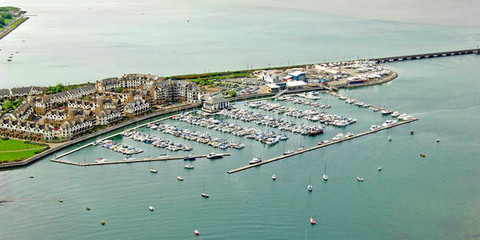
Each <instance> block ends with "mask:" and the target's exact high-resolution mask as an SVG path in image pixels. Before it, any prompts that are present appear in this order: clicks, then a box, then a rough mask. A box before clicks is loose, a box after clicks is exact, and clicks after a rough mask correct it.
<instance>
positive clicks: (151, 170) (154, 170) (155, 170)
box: [150, 168, 158, 173]
mask: <svg viewBox="0 0 480 240" xmlns="http://www.w3.org/2000/svg"><path fill="white" fill-rule="evenodd" d="M150 172H151V173H158V170H157V169H155V168H150Z"/></svg>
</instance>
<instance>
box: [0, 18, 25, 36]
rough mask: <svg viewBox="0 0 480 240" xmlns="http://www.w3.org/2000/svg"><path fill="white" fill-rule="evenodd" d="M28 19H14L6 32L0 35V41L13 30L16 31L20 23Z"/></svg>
mask: <svg viewBox="0 0 480 240" xmlns="http://www.w3.org/2000/svg"><path fill="white" fill-rule="evenodd" d="M29 18H30V17H19V18H17V19H15V21H14V22H13V23H11V24H10V25H9V28H8V29H7V30H5V31H4V32H2V33H0V40H2V39H3V38H4V37H6V36H7V35H8V34H10V33H11V32H12V31H13V30H15V29H17V28H18V27H19V26H20V25H22V23H24V22H25V21H27V20H28V19H29Z"/></svg>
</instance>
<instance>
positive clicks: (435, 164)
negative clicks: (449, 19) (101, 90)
mask: <svg viewBox="0 0 480 240" xmlns="http://www.w3.org/2000/svg"><path fill="white" fill-rule="evenodd" d="M24 2H25V6H22V7H25V8H27V6H28V8H29V9H32V10H31V11H30V13H31V14H34V15H36V16H34V17H32V19H30V20H29V21H27V23H25V25H22V26H21V27H20V28H19V29H17V30H15V32H14V33H13V34H12V35H10V36H8V37H7V38H5V39H3V40H1V41H0V48H1V49H2V51H1V52H0V76H1V87H12V86H16V85H30V84H53V83H58V82H65V81H68V82H84V81H94V80H95V79H99V78H102V77H107V76H117V75H120V74H122V73H124V72H152V73H157V71H158V69H159V68H160V74H165V75H167V74H173V73H189V72H202V71H203V69H204V68H205V69H206V71H208V70H209V69H210V71H213V70H225V69H238V68H245V67H246V63H249V65H253V66H267V65H268V64H272V65H283V64H287V62H295V63H301V62H315V61H322V60H323V58H324V57H325V58H326V59H330V60H332V59H345V58H355V57H356V55H357V54H359V55H360V56H384V55H397V54H403V53H412V52H423V51H433V50H445V49H456V48H470V47H472V45H474V43H475V42H478V38H479V33H480V30H479V29H478V28H471V27H470V28H466V27H444V26H425V25H417V24H405V23H395V22H384V21H375V20H368V19H350V18H345V17H333V16H328V15H327V16H326V15H321V14H318V13H312V12H302V11H300V10H299V11H298V12H292V11H288V10H276V9H273V8H267V10H265V11H263V10H262V9H256V8H249V7H248V6H247V5H241V4H240V6H238V8H235V9H232V8H229V7H228V6H223V5H219V6H216V5H215V4H214V3H213V2H212V3H209V4H198V3H190V2H178V3H177V2H160V3H151V2H149V1H142V3H141V4H143V5H141V4H140V6H137V5H133V4H130V5H126V4H127V3H128V2H127V1H124V2H122V1H116V2H115V3H119V4H113V3H114V2H113V1H111V2H106V3H105V2H104V3H102V4H98V3H94V2H93V1H86V2H80V1H76V2H75V1H74V2H73V3H72V4H71V5H70V4H68V5H67V4H61V3H60V2H57V1H53V0H51V1H47V3H45V2H42V3H37V2H36V1H24ZM8 3H10V2H8ZM167 3H168V4H167ZM2 4H3V3H2ZM10 4H11V5H16V4H13V3H10ZM162 4H163V5H162ZM29 9H27V10H29ZM89 9H90V10H89ZM108 9H113V10H112V12H110V13H105V11H106V10H108ZM59 10H60V11H64V12H65V13H64V14H59V13H57V11H59ZM127 10H128V11H127ZM174 10H175V11H174ZM89 12H91V13H90V14H91V15H89V17H85V14H87V13H89ZM141 13H144V14H143V15H142V14H141ZM159 13H162V14H159ZM75 14H77V15H75ZM187 18H190V19H191V21H190V23H189V24H187V23H186V20H185V19H187ZM52 19H53V20H54V21H52ZM94 22H97V23H98V24H92V23H94ZM146 23H149V24H148V25H145V24H146ZM73 26H75V27H73ZM187 28H188V29H187ZM23 39H25V40H26V41H25V42H22V41H21V40H23ZM14 50H19V51H20V53H19V54H18V55H17V56H15V59H14V62H12V63H13V64H7V62H6V61H5V62H3V61H1V58H2V56H3V57H5V59H6V56H7V55H8V54H9V53H10V51H14ZM479 64H480V58H479V57H478V56H473V55H472V56H461V57H450V58H443V59H430V60H421V61H411V62H403V63H393V64H389V65H388V66H389V67H391V68H392V69H394V70H396V71H397V72H398V73H399V78H398V79H396V80H394V81H392V82H390V83H387V84H384V85H381V86H373V87H367V88H362V89H355V90H347V91H341V93H342V94H345V95H348V96H351V97H354V98H357V99H361V100H364V101H366V102H369V103H373V104H377V105H384V104H385V105H386V106H388V107H389V108H392V109H395V110H398V111H401V112H407V113H411V114H413V115H414V116H416V117H418V118H420V120H419V121H417V122H415V123H412V124H408V125H404V126H401V127H397V128H394V129H391V130H388V131H385V132H380V133H377V134H374V135H369V136H365V137H361V138H359V139H355V140H352V141H349V142H345V143H341V144H336V145H334V146H330V147H327V148H324V149H321V150H317V151H314V152H310V153H306V154H303V155H301V156H296V157H292V158H288V159H284V160H282V161H279V162H276V163H272V164H268V165H264V166H261V167H258V168H255V169H251V170H247V171H244V172H240V173H237V174H233V175H228V174H227V173H226V171H227V170H229V169H232V168H235V167H239V166H243V165H245V164H247V162H248V161H249V160H250V159H251V158H252V157H253V156H255V155H257V154H258V155H261V156H262V157H263V158H264V159H266V158H269V157H273V156H277V155H280V154H281V153H282V152H284V151H286V150H288V149H290V148H297V147H299V146H300V145H304V146H312V145H314V144H316V142H318V141H319V140H322V139H330V138H331V137H332V136H334V135H335V134H336V133H337V132H340V131H345V132H346V131H350V132H354V133H359V132H363V131H365V130H367V129H368V127H369V126H370V124H379V123H381V122H382V121H384V120H385V119H388V118H383V117H381V116H380V114H379V113H373V112H372V111H371V110H370V109H358V108H356V107H354V106H350V105H346V104H345V103H343V102H341V101H339V100H337V99H335V98H332V97H329V96H324V99H322V100H320V101H321V102H325V103H330V104H332V105H333V107H332V109H330V110H327V111H328V112H332V113H337V114H345V115H347V116H351V117H354V118H357V119H358V122H357V123H356V124H354V125H352V126H348V127H347V128H346V129H344V130H340V129H334V128H331V127H328V128H327V131H326V133H325V134H324V135H322V136H318V137H315V138H312V137H302V136H297V135H293V134H288V135H289V136H290V137H291V139H290V140H288V141H287V142H284V143H279V144H277V145H276V146H273V147H265V146H263V145H261V144H259V143H257V142H256V141H253V140H248V139H246V138H237V137H233V136H232V135H228V134H223V133H220V132H216V131H211V130H208V129H204V128H199V127H196V126H192V125H188V124H185V123H181V122H175V121H171V120H170V121H166V123H169V124H175V125H177V126H183V127H188V128H189V129H196V130H202V131H207V132H209V133H210V134H212V135H215V136H222V137H225V138H227V139H232V140H236V141H242V142H243V143H245V144H246V147H245V148H244V149H243V150H228V151H227V152H230V153H232V154H233V156H232V157H227V158H224V159H219V160H215V161H210V160H205V159H202V160H197V161H196V162H195V163H194V164H195V169H194V170H191V171H186V170H184V169H183V167H182V164H183V161H168V162H156V163H140V164H128V165H116V166H99V167H87V168H81V167H74V166H68V165H62V164H56V163H52V162H50V161H48V159H50V158H46V159H45V160H42V161H39V162H37V163H35V164H33V165H31V166H28V167H26V168H21V169H15V170H8V171H1V172H0V197H1V198H7V199H19V200H23V201H17V202H12V203H6V204H5V205H6V206H5V207H0V216H1V217H0V226H1V227H0V229H1V233H2V235H1V236H2V237H1V238H5V239H34V238H35V239H92V238H93V239H152V238H155V239H191V238H194V236H193V229H194V228H197V229H199V230H200V231H201V233H202V235H201V236H200V238H202V239H459V238H462V239H476V238H479V237H478V236H479V235H478V234H480V232H479V230H478V229H479V224H478V223H479V222H480V205H479V203H480V189H479V188H478V186H477V182H478V181H479V180H480V177H479V175H478V173H479V171H480V163H479V162H478V156H479V154H480V150H479V149H480V148H479V143H480V137H479V136H480V128H479V127H478V126H477V125H476V124H475V120H476V119H478V118H480V111H479V110H480V109H479V108H480V107H479V105H478V103H479V102H480V97H479V96H480V95H479V90H478V89H480V83H479V82H478V75H479V73H480V69H478V66H479ZM6 79H8V81H6ZM282 104H286V105H288V104H287V103H282ZM238 107H244V106H243V105H241V104H240V105H238ZM295 107H297V108H304V109H307V108H308V107H300V106H298V105H296V106H295ZM270 115H272V116H274V115H273V114H271V113H270ZM282 117H283V118H288V117H285V116H282ZM292 120H294V119H292ZM229 121H233V120H229ZM294 121H298V122H302V121H301V120H294ZM235 122H237V121H235ZM237 123H239V124H241V125H248V124H247V123H242V122H237ZM258 128H260V127H258ZM410 129H414V130H415V135H413V136H410V135H409V130H410ZM142 131H146V132H151V133H152V134H155V135H158V136H162V137H164V138H169V139H171V140H173V141H177V142H184V143H186V144H188V145H190V146H192V147H194V150H193V152H194V153H198V154H201V153H208V152H211V151H218V150H216V149H212V148H210V147H206V146H203V145H200V144H196V143H192V142H188V141H185V140H182V139H178V138H174V137H172V136H168V135H164V134H161V133H158V132H155V131H150V130H148V129H144V130H143V129H142ZM388 135H392V136H393V141H392V142H388V141H387V140H386V138H387V136H388ZM437 138H440V139H441V142H440V143H438V144H437V143H435V140H436V139H437ZM118 140H119V141H123V142H126V143H130V144H132V145H136V146H138V147H140V148H143V149H145V150H146V151H145V153H144V154H143V156H147V155H152V156H156V155H158V154H160V153H167V154H170V155H174V154H177V155H181V153H169V152H166V151H164V150H161V149H157V148H153V147H152V148H149V147H151V146H149V145H146V144H143V143H138V142H134V141H131V140H129V139H122V138H118ZM420 153H425V154H426V155H427V157H426V158H420V157H419V154H420ZM97 157H105V158H107V159H111V160H114V159H122V158H123V156H122V155H121V154H117V153H113V152H110V151H108V150H105V149H102V148H100V147H90V148H88V149H86V150H85V151H82V152H79V153H76V154H72V155H71V156H68V157H67V159H69V160H73V161H79V162H82V161H83V159H87V160H88V161H93V160H94V159H96V158H97ZM138 157H140V156H138ZM325 163H327V164H328V174H329V177H330V180H329V181H328V182H327V183H325V182H323V181H322V180H321V174H322V173H323V168H324V164H325ZM378 165H383V167H384V170H383V171H382V172H380V173H379V172H377V166H378ZM152 167H154V168H157V169H158V170H159V173H158V174H151V173H149V169H150V168H152ZM272 173H276V174H277V176H278V179H277V181H276V182H272V181H271V179H270V176H271V174H272ZM30 175H33V176H35V178H33V179H30V178H29V176H30ZM177 175H182V176H183V177H184V178H185V181H184V182H178V181H177V180H176V179H175V177H176V176H177ZM357 175H360V176H362V177H364V178H365V182H364V183H357V182H356V181H355V176H357ZM309 178H310V179H311V182H312V185H313V187H314V191H313V192H311V193H308V192H307V190H306V185H307V184H308V182H309ZM204 184H205V185H206V190H207V191H208V192H209V193H210V195H211V198H210V199H202V198H201V197H200V193H201V192H202V191H203V185H204ZM57 198H63V199H64V200H65V201H64V202H63V203H59V202H57ZM149 205H153V206H155V208H156V209H157V210H156V211H155V212H153V213H152V212H149V211H148V209H147V207H148V206H149ZM87 206H89V207H91V208H92V211H90V212H87V211H85V207H87ZM310 216H314V217H316V218H317V221H318V225H316V226H311V225H310V224H309V222H308V219H309V217H310ZM101 220H105V221H106V225H105V226H101V225H100V221H101Z"/></svg>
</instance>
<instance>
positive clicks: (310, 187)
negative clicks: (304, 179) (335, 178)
mask: <svg viewBox="0 0 480 240" xmlns="http://www.w3.org/2000/svg"><path fill="white" fill-rule="evenodd" d="M307 190H308V191H309V192H311V191H312V190H313V187H312V185H311V184H308V185H307Z"/></svg>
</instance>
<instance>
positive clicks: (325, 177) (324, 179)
mask: <svg viewBox="0 0 480 240" xmlns="http://www.w3.org/2000/svg"><path fill="white" fill-rule="evenodd" d="M322 178H323V181H328V176H327V164H326V163H325V171H324V172H323V177H322Z"/></svg>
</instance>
